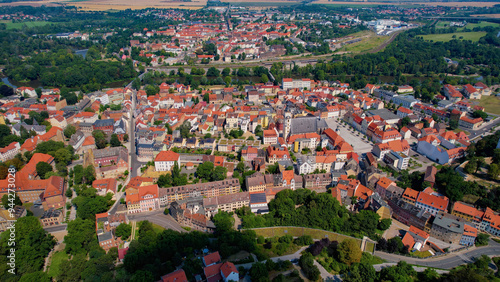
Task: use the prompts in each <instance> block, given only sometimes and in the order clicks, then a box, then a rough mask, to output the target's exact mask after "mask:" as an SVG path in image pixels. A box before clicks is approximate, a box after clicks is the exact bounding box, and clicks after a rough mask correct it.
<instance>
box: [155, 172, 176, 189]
mask: <svg viewBox="0 0 500 282" xmlns="http://www.w3.org/2000/svg"><path fill="white" fill-rule="evenodd" d="M156 184H158V186H160V187H162V188H168V187H172V176H171V175H170V174H168V173H167V174H162V175H160V177H159V178H158V181H157V182H156Z"/></svg>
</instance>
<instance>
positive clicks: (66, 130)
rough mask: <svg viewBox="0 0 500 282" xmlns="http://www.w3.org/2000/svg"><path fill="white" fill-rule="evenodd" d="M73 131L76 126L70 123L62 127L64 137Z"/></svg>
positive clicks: (67, 136)
mask: <svg viewBox="0 0 500 282" xmlns="http://www.w3.org/2000/svg"><path fill="white" fill-rule="evenodd" d="M75 133H76V128H75V127H74V126H73V125H71V124H69V125H68V126H66V128H65V129H64V136H66V138H71V136H72V135H73V134H75Z"/></svg>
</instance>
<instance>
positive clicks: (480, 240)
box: [476, 233, 490, 247]
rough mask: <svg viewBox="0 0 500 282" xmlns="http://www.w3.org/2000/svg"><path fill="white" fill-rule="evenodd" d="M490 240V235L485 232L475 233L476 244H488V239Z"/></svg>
mask: <svg viewBox="0 0 500 282" xmlns="http://www.w3.org/2000/svg"><path fill="white" fill-rule="evenodd" d="M489 240H490V235H488V234H486V233H479V234H477V238H476V246H478V247H479V246H486V245H488V241H489Z"/></svg>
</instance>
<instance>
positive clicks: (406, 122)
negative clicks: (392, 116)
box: [401, 117, 411, 126]
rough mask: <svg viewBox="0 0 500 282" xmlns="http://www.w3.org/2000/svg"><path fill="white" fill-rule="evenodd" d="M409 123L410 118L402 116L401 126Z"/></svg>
mask: <svg viewBox="0 0 500 282" xmlns="http://www.w3.org/2000/svg"><path fill="white" fill-rule="evenodd" d="M410 123H411V119H410V118H409V117H404V118H403V119H402V120H401V126H407V125H408V124H410Z"/></svg>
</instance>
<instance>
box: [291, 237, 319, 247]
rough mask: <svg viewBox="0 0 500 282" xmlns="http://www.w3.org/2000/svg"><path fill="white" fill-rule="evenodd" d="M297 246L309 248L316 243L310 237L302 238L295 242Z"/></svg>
mask: <svg viewBox="0 0 500 282" xmlns="http://www.w3.org/2000/svg"><path fill="white" fill-rule="evenodd" d="M294 243H295V245H299V246H308V245H311V244H312V243H314V241H313V239H312V237H311V236H309V235H304V236H300V237H298V238H297V239H295V240H294Z"/></svg>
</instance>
